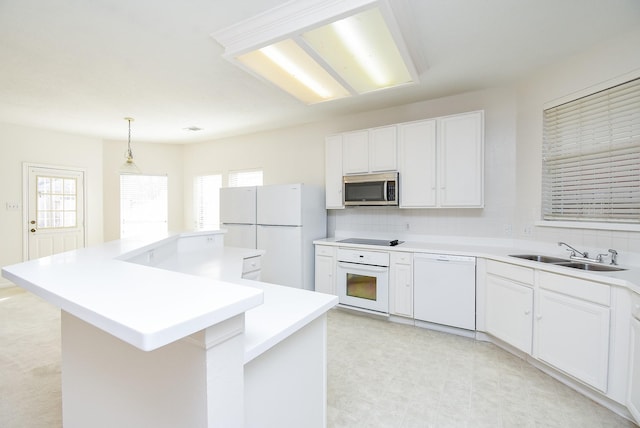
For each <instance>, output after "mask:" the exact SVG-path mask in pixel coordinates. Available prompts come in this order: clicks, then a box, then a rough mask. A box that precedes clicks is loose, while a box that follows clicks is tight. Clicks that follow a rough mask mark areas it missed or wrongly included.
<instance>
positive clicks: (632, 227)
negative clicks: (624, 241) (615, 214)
mask: <svg viewBox="0 0 640 428" xmlns="http://www.w3.org/2000/svg"><path fill="white" fill-rule="evenodd" d="M534 224H535V225H536V226H540V227H560V228H565V229H590V230H611V231H623V232H640V224H625V223H590V222H577V221H545V220H538V221H536V222H535V223H534Z"/></svg>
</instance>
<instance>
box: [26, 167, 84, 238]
mask: <svg viewBox="0 0 640 428" xmlns="http://www.w3.org/2000/svg"><path fill="white" fill-rule="evenodd" d="M36 182H37V186H38V200H37V203H36V218H37V220H38V223H37V224H38V229H54V228H55V229H57V228H64V227H76V226H77V223H76V214H77V211H78V206H77V202H76V201H77V196H78V195H77V192H76V188H77V179H75V178H63V177H49V176H42V175H37V176H36Z"/></svg>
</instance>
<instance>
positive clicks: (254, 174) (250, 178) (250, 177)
mask: <svg viewBox="0 0 640 428" xmlns="http://www.w3.org/2000/svg"><path fill="white" fill-rule="evenodd" d="M242 186H262V170H261V169H256V170H252V171H232V172H229V187H242Z"/></svg>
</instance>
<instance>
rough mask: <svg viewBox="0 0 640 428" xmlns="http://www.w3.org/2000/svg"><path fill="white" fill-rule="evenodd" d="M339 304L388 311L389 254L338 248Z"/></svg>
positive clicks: (337, 279)
mask: <svg viewBox="0 0 640 428" xmlns="http://www.w3.org/2000/svg"><path fill="white" fill-rule="evenodd" d="M337 261H338V266H337V274H338V276H337V278H336V287H337V291H338V300H339V302H340V304H342V305H346V306H352V307H356V308H361V309H367V310H370V311H376V312H382V313H385V314H386V313H389V253H387V252H379V251H366V250H358V249H347V248H338V252H337Z"/></svg>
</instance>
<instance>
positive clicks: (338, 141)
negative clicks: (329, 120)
mask: <svg viewBox="0 0 640 428" xmlns="http://www.w3.org/2000/svg"><path fill="white" fill-rule="evenodd" d="M324 162H325V177H324V179H325V197H326V207H327V209H340V208H344V201H343V200H342V135H331V136H329V137H327V138H326V139H325V158H324Z"/></svg>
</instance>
